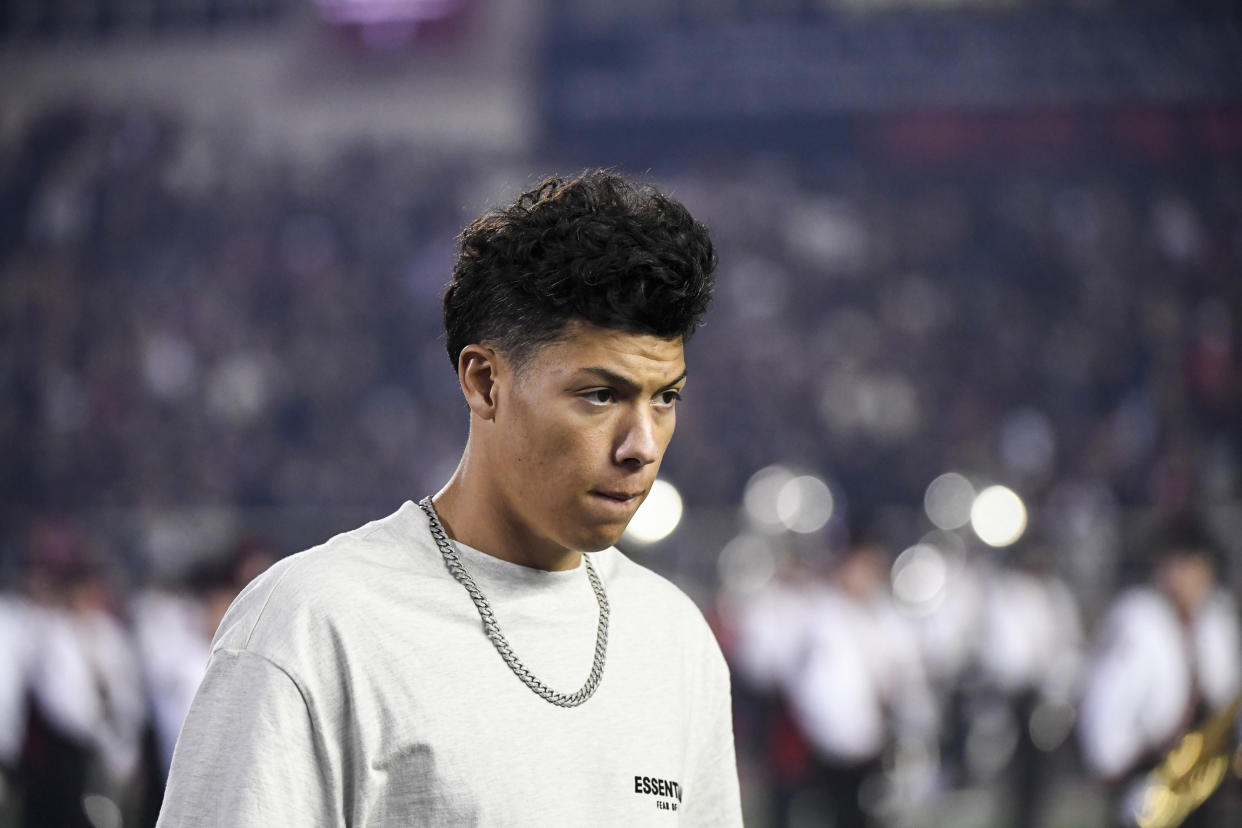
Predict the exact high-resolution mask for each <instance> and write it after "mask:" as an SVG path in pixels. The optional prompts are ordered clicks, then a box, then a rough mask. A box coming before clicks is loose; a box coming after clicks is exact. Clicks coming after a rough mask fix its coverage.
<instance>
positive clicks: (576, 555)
mask: <svg viewBox="0 0 1242 828" xmlns="http://www.w3.org/2000/svg"><path fill="white" fill-rule="evenodd" d="M471 482H472V481H471V478H470V474H469V472H468V471H467V470H466V468H465V462H464V461H463V463H462V465H461V466H459V467H458V468H457V471H456V472H454V474H453V477H452V478H451V479H450V480H449V482H448V483H447V484H445V486H444V488H443V489H441V490H440V491H439V492H438V493H437V494H436V495H435V496H434V497H433V498H432V503H433V505H434V506H435V509H436V515H437V516H438V517H439V518H440V523H442V524H443V525H444V531H445V532H447V533H448V536H449V537H450V538H452V539H453V540H455V541H457V542H459V543H463V544H465V545H466V546H469V547H471V548H473V549H477V550H479V551H480V552H484V553H486V554H488V555H491V556H492V557H494V558H499V559H500V560H502V561H508V562H509V563H515V564H519V565H521V566H528V567H531V568H533V569H543V570H547V571H549V572H555V571H561V570H567V569H577V568H578V566H579V564H580V563H581V562H582V553H581V552H578V551H575V550H572V549H564V548H562V547H558V546H556V545H554V544H547V543H543V544H541V543H539V541H538V539H536V538H532V537H530V536H529V535H528V533H527V532H525V531H524V529H523V527H521V526H516V525H514V521H513V519H512V518H511V517H510V516H509V515H508V514H506V513H505V512H504V510H502V509H500V508H498V507H497V505H496V500H495V499H494V498H492V497H489V496H488V494H487V492H486V491H485V490H481V489H482V487H478V486H471V485H470V484H471Z"/></svg>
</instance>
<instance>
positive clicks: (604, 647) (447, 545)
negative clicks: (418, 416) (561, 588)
mask: <svg viewBox="0 0 1242 828" xmlns="http://www.w3.org/2000/svg"><path fill="white" fill-rule="evenodd" d="M418 505H419V507H420V508H421V509H422V510H423V512H425V513H426V515H427V521H428V522H429V524H430V528H431V538H432V540H434V541H435V542H436V548H438V549H439V550H440V554H441V555H443V556H444V565H445V566H446V567H448V571H449V572H451V573H452V574H453V577H454V578H456V579H457V581H458V583H460V584H461V585H462V586H463V587H465V588H466V592H467V593H468V594H469V595H470V598H471V600H473V601H474V605H475V607H477V608H478V610H479V618H481V619H483V631H484V632H485V633H487V637H488V638H490V639H491V640H492V645H493V646H495V648H496V652H498V653H500V657H501V658H503V659H504V660H505V664H508V665H509V669H510V670H512V671H513V674H514V675H516V676H517V677H518V678H520V679H521V680H522V683H523V684H525V685H526V686H527V687H529V688H530V689H531V690H533V691H534V692H535V694H536V695H538V696H539V697H540V698H542V699H544V700H545V701H549V702H551V703H552V704H555V705H558V706H560V707H577V706H578V705H580V704H582V703H583V702H585V701H586V700H587V699H589V698H591V696H593V695H594V694H595V690H596V688H598V687H599V682H600V679H602V678H603V677H604V659H605V658H606V657H607V655H608V595H607V594H606V593H605V592H604V585H603V583H602V582H601V581H600V579H599V576H598V575H596V574H595V567H594V566H592V565H591V558H590V556H588V555H583V556H582V562H583V564H585V565H586V571H587V578H588V579H589V580H590V581H591V589H593V590H595V600H596V601H598V602H599V627H598V628H597V629H596V631H595V659H594V660H593V661H592V662H591V674H590V675H589V676H587V680H586V683H585V684H583V685H582V689H580V690H579V691H578V692H576V693H558V692H556V691H555V690H553V689H552V688H551V687H549V686H548V685H546V684H544V683H543V682H542V681H540V680H539V679H537V678H535V676H534V675H533V674H532V673H531V672H530V670H528V669H526V665H524V664H522V661H521V659H519V658H518V657H517V654H515V653H514V652H513V647H511V646H510V645H509V640H508V639H507V638H505V636H504V633H502V632H501V631H500V623H499V622H498V621H497V620H496V614H495V613H494V612H492V607H491V604H489V603H487V598H485V597H484V595H483V592H482V590H480V589H479V587H478V585H477V584H476V583H475V582H474V579H473V578H471V577H470V573H469V572H467V571H466V567H465V566H463V565H462V562H461V558H460V557H459V556H458V555H457V550H455V549H454V548H453V544H452V543H451V542H450V541H449V537H448V533H447V532H445V531H444V527H443V526H442V525H440V518H439V517H438V516H437V515H436V510H435V507H434V506H432V505H431V498H430V497H424V498H423V499H422V500H420V501H419V502H418Z"/></svg>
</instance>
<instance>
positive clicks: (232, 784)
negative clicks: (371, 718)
mask: <svg viewBox="0 0 1242 828" xmlns="http://www.w3.org/2000/svg"><path fill="white" fill-rule="evenodd" d="M322 730H323V728H322V727H321V726H319V725H318V723H317V722H316V721H315V717H314V715H313V712H312V711H311V709H310V708H309V707H308V705H307V703H306V700H305V698H304V696H303V694H302V691H301V690H300V689H299V687H298V685H297V683H296V682H295V681H294V680H293V678H292V677H291V676H290V675H289V674H288V673H286V672H285V671H284V670H283V669H281V668H280V667H279V666H277V665H276V664H274V663H272V662H271V661H269V660H268V659H266V658H264V657H263V656H261V655H258V654H256V653H253V652H249V651H242V650H227V649H220V650H217V651H216V652H215V653H214V654H213V655H212V658H211V661H210V663H209V665H208V668H207V674H206V676H205V677H204V679H203V683H202V685H201V686H200V687H199V690H198V693H197V695H196V696H195V698H194V702H193V704H192V705H191V707H190V712H189V715H188V716H187V718H186V721H185V724H184V726H183V727H182V730H181V735H180V737H179V738H178V740H177V747H176V750H175V752H174V754H173V761H172V768H171V770H170V771H169V777H168V786H167V789H166V791H165V795H164V803H163V807H162V809H161V811H160V818H159V822H158V824H157V828H182V827H183V826H185V827H187V828H190V827H192V828H197V827H198V826H213V828H225V826H230V827H232V826H237V827H238V828H240V827H241V826H254V827H255V828H259V826H264V828H267V826H273V825H297V826H308V828H317V827H318V826H325V827H326V826H343V825H344V823H345V821H344V817H343V816H342V815H343V813H344V807H343V803H342V800H341V785H340V783H339V781H337V780H339V779H340V776H339V769H335V768H333V767H332V765H333V762H332V761H331V759H330V755H331V753H332V751H330V750H329V749H328V748H327V746H326V744H325V741H324V738H325V734H324V733H323V732H322Z"/></svg>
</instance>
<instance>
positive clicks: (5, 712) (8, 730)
mask: <svg viewBox="0 0 1242 828" xmlns="http://www.w3.org/2000/svg"><path fill="white" fill-rule="evenodd" d="M27 615H28V608H27V607H26V602H25V601H24V600H22V599H21V598H20V597H19V596H18V595H17V594H16V593H15V592H11V591H7V590H4V589H3V588H2V587H0V825H8V824H10V822H11V821H12V820H13V818H14V815H15V814H16V809H17V765H18V762H19V761H20V759H21V750H22V742H23V740H24V738H25V735H26V693H27V687H28V684H29V673H30V661H31V658H32V657H33V655H34V653H33V650H32V648H31V646H30V643H31V642H30V636H29V634H28V632H27V629H28V627H29V623H30V622H29V620H28V618H27Z"/></svg>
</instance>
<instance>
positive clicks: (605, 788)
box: [159, 502, 741, 828]
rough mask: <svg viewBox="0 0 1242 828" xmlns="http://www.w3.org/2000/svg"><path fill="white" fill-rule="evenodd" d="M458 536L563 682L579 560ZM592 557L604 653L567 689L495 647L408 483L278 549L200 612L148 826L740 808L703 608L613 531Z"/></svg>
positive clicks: (517, 641) (723, 689)
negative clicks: (317, 542) (269, 562)
mask: <svg viewBox="0 0 1242 828" xmlns="http://www.w3.org/2000/svg"><path fill="white" fill-rule="evenodd" d="M456 546H457V548H458V550H459V554H460V555H461V558H462V562H463V563H464V565H465V567H466V569H467V571H468V572H469V573H470V575H471V576H472V577H473V578H474V580H475V582H476V583H477V584H478V586H479V588H480V589H481V590H482V591H483V593H484V594H485V595H486V596H487V600H488V602H489V603H490V604H491V605H492V608H493V609H494V611H495V613H496V616H497V619H498V621H499V623H500V625H501V629H502V630H503V631H504V633H505V635H506V637H507V638H508V639H509V642H510V644H511V645H512V646H513V648H514V651H515V652H516V653H517V655H518V657H519V658H521V660H522V661H523V662H524V663H525V665H526V667H527V668H528V669H529V670H530V671H531V672H532V673H533V674H534V675H535V676H537V677H538V678H539V679H541V680H542V681H543V682H544V683H546V684H548V685H549V686H551V687H552V688H554V689H556V690H558V691H561V692H573V691H575V690H577V689H578V688H579V687H581V686H582V683H583V681H584V680H585V679H586V676H587V674H588V672H589V671H590V667H591V662H592V656H593V653H594V645H595V633H596V622H597V620H598V605H597V602H596V598H595V594H594V592H593V591H592V590H591V587H590V584H589V581H588V580H587V576H586V573H585V571H584V567H582V566H579V567H578V568H577V569H575V570H571V571H567V572H544V571H542V570H536V569H531V568H527V567H522V566H517V565H514V564H510V563H507V562H504V561H501V560H499V559H497V558H494V557H491V556H489V555H486V554H483V553H481V552H479V551H477V550H473V549H470V548H468V547H464V546H462V545H460V544H457V545H456ZM591 560H592V562H593V564H594V566H595V569H596V571H597V572H598V574H599V576H600V579H601V580H602V581H603V583H604V586H605V589H606V591H607V594H608V599H609V603H610V607H611V616H610V621H609V638H608V655H607V661H606V664H605V667H604V673H603V680H602V682H601V683H600V685H599V689H598V690H597V691H596V693H595V695H594V696H593V697H592V698H591V699H589V700H588V701H587V702H586V703H585V704H583V705H581V706H579V707H576V708H561V707H557V706H555V705H553V704H550V703H549V702H547V701H545V700H544V699H542V698H540V697H538V696H536V695H535V694H534V693H533V692H532V691H531V690H530V689H529V688H527V687H526V686H525V685H524V684H522V683H521V681H520V680H519V679H518V678H517V676H515V675H514V674H513V672H512V671H511V670H510V669H509V667H508V666H507V665H506V664H505V663H504V661H503V660H502V659H501V657H500V655H499V654H498V653H497V652H496V650H495V648H494V647H493V646H492V644H491V642H490V641H489V640H488V639H487V637H486V636H485V635H484V633H483V630H482V624H481V622H480V620H479V616H478V611H477V610H476V608H475V605H474V604H473V602H472V601H471V600H470V597H469V596H468V595H467V593H466V591H465V590H464V589H463V588H462V586H461V585H460V584H459V583H458V582H457V581H456V580H454V579H453V577H452V575H451V574H450V573H449V572H448V570H447V569H446V567H445V565H444V561H443V558H442V557H441V555H440V552H439V551H438V549H437V548H436V547H435V545H434V543H433V541H432V540H431V536H430V534H429V532H428V528H427V520H426V517H425V516H424V515H423V514H422V512H421V510H420V509H419V508H418V507H417V506H416V505H414V504H413V503H408V502H407V503H406V504H405V505H403V506H402V507H401V508H400V509H399V510H398V511H397V512H396V513H394V514H393V515H391V516H389V517H387V518H385V519H383V520H379V521H375V522H373V523H370V524H367V525H366V526H364V527H362V528H360V529H357V530H355V531H353V532H349V533H347V534H344V535H339V536H337V537H336V538H333V539H332V540H331V541H329V542H328V543H326V544H324V545H322V546H319V547H316V548H314V549H311V550H308V551H306V552H303V553H301V554H298V555H294V556H292V557H290V558H287V559H285V560H283V561H281V562H280V563H278V564H276V565H275V566H273V567H272V568H271V569H270V570H268V572H266V573H265V574H264V575H262V576H260V577H259V578H258V579H256V580H255V581H254V582H253V583H252V584H250V586H248V587H247V588H246V589H245V590H244V591H243V592H242V594H241V595H240V596H239V597H238V599H237V601H236V602H235V603H234V605H233V606H232V607H231V608H230V610H229V612H228V614H227V615H226V616H225V618H224V621H223V622H222V623H221V625H220V629H219V631H218V632H217V634H216V638H215V641H214V642H213V645H212V649H213V652H212V657H211V662H210V665H209V667H208V670H207V675H206V677H205V678H204V680H203V684H202V686H201V687H200V689H199V692H198V695H197V696H196V698H195V700H194V703H193V705H192V707H191V709H190V714H189V716H188V718H187V719H186V723H185V727H184V728H183V730H182V733H181V737H180V739H179V741H178V743H177V748H176V752H175V755H174V757H173V764H172V770H171V774H170V777H169V782H168V788H167V792H166V795H165V800H164V807H163V811H162V812H161V814H160V821H159V825H160V826H161V828H169V827H170V826H200V825H211V826H224V825H229V826H233V825H253V826H272V825H297V826H345V825H349V826H390V825H391V826H398V825H400V826H454V828H457V827H458V826H472V825H479V826H541V828H542V826H609V825H615V826H627V827H628V826H645V825H650V826H673V825H681V826H738V825H741V808H740V804H739V795H738V783H737V770H736V763H735V758H734V751H733V733H732V722H731V714H730V695H729V676H728V671H727V668H726V666H725V663H724V659H723V657H722V656H721V654H720V649H719V647H718V645H717V643H716V641H715V638H714V637H713V636H712V634H711V631H710V629H709V628H708V626H707V624H706V622H705V621H704V620H703V617H702V615H701V613H700V612H699V611H698V609H697V608H696V607H695V606H694V604H693V603H692V602H691V601H690V600H689V599H688V598H687V597H686V596H685V595H684V594H683V593H681V592H680V591H679V590H678V589H677V588H676V587H674V586H673V585H672V584H671V583H669V582H668V581H666V580H664V579H663V578H661V577H659V576H657V575H655V574H654V573H652V572H650V571H649V570H646V569H644V568H642V567H640V566H638V565H637V564H635V563H633V562H632V561H630V560H629V559H628V558H626V557H625V556H624V555H622V554H621V553H620V552H618V551H617V550H615V549H608V550H604V551H602V552H597V553H593V555H592V558H591Z"/></svg>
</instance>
